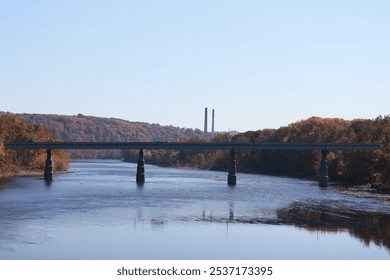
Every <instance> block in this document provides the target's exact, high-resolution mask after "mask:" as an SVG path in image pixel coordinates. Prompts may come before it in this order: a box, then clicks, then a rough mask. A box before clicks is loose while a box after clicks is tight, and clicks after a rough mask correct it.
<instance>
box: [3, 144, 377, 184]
mask: <svg viewBox="0 0 390 280" xmlns="http://www.w3.org/2000/svg"><path fill="white" fill-rule="evenodd" d="M4 146H5V148H6V149H14V150H42V149H44V150H46V151H47V158H46V164H45V173H44V179H45V180H46V181H51V180H52V179H53V166H52V159H51V152H52V150H55V149H59V150H77V149H78V150H80V149H81V150H84V149H88V150H103V149H104V150H107V149H110V150H112V149H115V150H139V158H138V165H137V174H136V181H137V183H140V184H142V183H144V182H145V161H144V152H143V151H144V149H147V150H230V164H229V170H228V184H229V185H235V184H236V181H237V179H236V178H237V176H236V169H237V168H236V160H235V151H238V150H256V151H266V150H268V151H271V150H274V151H276V150H279V151H288V150H290V151H291V150H295V151H304V150H306V151H313V150H317V151H321V154H322V158H321V164H320V174H319V185H320V186H322V187H326V186H327V185H328V163H327V154H328V152H329V151H373V150H378V149H380V145H376V144H343V143H318V144H314V143H311V144H310V143H309V144H304V143H227V142H223V143H202V142H23V143H10V142H8V143H5V144H4Z"/></svg>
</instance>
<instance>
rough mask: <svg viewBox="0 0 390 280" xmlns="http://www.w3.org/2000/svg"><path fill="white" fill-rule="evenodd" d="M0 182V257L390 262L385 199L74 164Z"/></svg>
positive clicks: (273, 181) (253, 178) (198, 174)
mask: <svg viewBox="0 0 390 280" xmlns="http://www.w3.org/2000/svg"><path fill="white" fill-rule="evenodd" d="M71 170H72V171H74V172H72V173H68V174H60V175H56V176H55V178H54V181H53V182H52V183H51V184H50V185H48V184H46V183H45V182H44V181H43V180H41V179H38V178H27V177H23V178H11V179H1V181H0V259H390V205H389V203H388V202H386V200H381V199H377V198H367V197H359V196H354V195H349V194H345V193H342V192H340V190H339V189H338V188H337V187H328V188H326V189H321V188H319V187H318V186H317V182H310V181H304V180H297V179H291V178H282V177H271V176H262V175H249V174H239V175H238V184H237V186H236V187H228V186H227V184H226V176H227V174H226V173H224V172H211V171H198V170H181V169H173V168H159V167H156V166H148V165H147V166H146V174H147V179H146V180H147V182H146V183H145V185H144V186H143V187H139V186H137V184H136V183H135V173H136V165H134V164H129V163H123V162H119V161H78V162H72V164H71Z"/></svg>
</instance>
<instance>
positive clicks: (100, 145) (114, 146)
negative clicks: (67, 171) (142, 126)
mask: <svg viewBox="0 0 390 280" xmlns="http://www.w3.org/2000/svg"><path fill="white" fill-rule="evenodd" d="M4 146H5V148H6V149H14V150H39V149H61V150H76V149H78V150H81V149H87V150H103V149H110V150H134V149H137V150H139V149H147V150H328V151H341V150H343V151H346V150H348V151H357V150H366V151H368V150H370V151H372V150H378V149H380V145H377V144H347V143H308V144H306V143H227V142H226V143H203V142H23V143H14V142H13V143H11V142H8V143H4Z"/></svg>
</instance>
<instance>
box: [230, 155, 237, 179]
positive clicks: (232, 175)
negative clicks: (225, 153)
mask: <svg viewBox="0 0 390 280" xmlns="http://www.w3.org/2000/svg"><path fill="white" fill-rule="evenodd" d="M236 172H237V166H236V152H235V150H233V149H232V150H230V163H229V173H228V185H229V186H235V185H236V183H237V175H236Z"/></svg>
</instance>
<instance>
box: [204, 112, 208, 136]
mask: <svg viewBox="0 0 390 280" xmlns="http://www.w3.org/2000/svg"><path fill="white" fill-rule="evenodd" d="M206 134H207V107H206V108H204V135H205V136H206Z"/></svg>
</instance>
